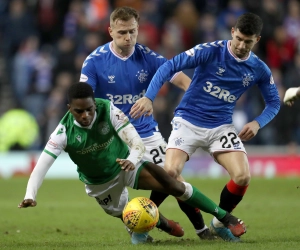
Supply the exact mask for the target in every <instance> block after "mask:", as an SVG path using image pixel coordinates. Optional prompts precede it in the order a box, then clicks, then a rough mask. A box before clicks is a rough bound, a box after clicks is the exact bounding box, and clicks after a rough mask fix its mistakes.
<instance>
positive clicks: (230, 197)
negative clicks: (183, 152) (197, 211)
mask: <svg viewBox="0 0 300 250" xmlns="http://www.w3.org/2000/svg"><path fill="white" fill-rule="evenodd" d="M209 133H212V134H216V135H218V137H216V138H213V140H212V141H211V143H210V146H209V149H208V150H209V152H210V153H211V154H212V155H213V156H214V159H215V160H216V161H217V162H218V163H219V164H220V165H221V166H223V167H224V168H225V169H226V170H227V171H228V173H229V175H230V177H231V179H230V181H229V182H228V183H227V184H226V185H225V186H224V188H223V190H222V192H221V195H220V204H219V206H220V207H221V208H223V209H224V210H226V211H227V212H229V213H231V212H232V210H233V209H234V208H235V207H236V206H237V205H238V203H239V202H240V201H241V200H242V199H243V196H244V194H245V192H246V190H247V188H248V185H249V182H250V171H249V164H248V159H247V156H246V151H245V148H244V146H243V143H242V142H241V141H240V139H239V138H238V136H237V134H236V132H235V128H234V127H233V125H223V126H220V127H218V128H215V129H213V130H211V131H210V132H209ZM211 227H212V228H214V231H219V233H218V234H219V235H220V234H221V235H220V236H221V237H222V238H223V239H224V240H229V241H239V239H238V238H235V237H233V236H232V235H230V233H229V231H228V230H227V233H226V232H225V230H223V229H222V224H221V223H220V222H219V221H218V220H217V219H216V218H214V219H213V221H212V223H211ZM223 228H224V227H223Z"/></svg>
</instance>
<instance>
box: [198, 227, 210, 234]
mask: <svg viewBox="0 0 300 250" xmlns="http://www.w3.org/2000/svg"><path fill="white" fill-rule="evenodd" d="M207 228H208V227H207V226H206V225H205V226H204V228H202V229H196V230H195V231H196V234H200V233H202V232H203V231H204V230H205V229H207Z"/></svg>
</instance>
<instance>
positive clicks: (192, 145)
mask: <svg viewBox="0 0 300 250" xmlns="http://www.w3.org/2000/svg"><path fill="white" fill-rule="evenodd" d="M172 124H173V130H172V133H171V136H170V138H169V144H168V147H167V148H168V149H167V151H166V161H165V166H164V169H165V170H166V172H168V174H169V175H170V176H173V177H174V178H177V179H178V180H181V181H183V178H182V177H181V175H180V174H181V172H182V170H183V168H184V165H185V163H186V161H187V160H188V158H189V156H190V155H192V154H193V153H194V152H195V150H196V149H197V147H199V146H200V145H201V144H199V142H200V141H201V140H202V138H201V137H200V138H199V136H198V135H197V134H195V132H194V128H189V127H188V126H187V124H184V123H182V121H181V120H177V119H176V118H174V119H173V121H172ZM178 204H179V206H180V208H181V210H183V211H184V212H185V213H186V214H187V216H188V218H189V220H190V221H191V223H192V224H193V226H194V228H195V231H196V234H197V235H198V236H199V238H200V239H208V240H213V239H215V237H214V236H213V235H212V234H211V233H210V231H209V229H208V227H207V226H206V225H205V222H204V219H203V216H202V215H201V213H200V210H199V209H197V208H196V209H195V208H193V207H191V206H189V205H188V204H187V203H185V202H180V200H179V199H178Z"/></svg>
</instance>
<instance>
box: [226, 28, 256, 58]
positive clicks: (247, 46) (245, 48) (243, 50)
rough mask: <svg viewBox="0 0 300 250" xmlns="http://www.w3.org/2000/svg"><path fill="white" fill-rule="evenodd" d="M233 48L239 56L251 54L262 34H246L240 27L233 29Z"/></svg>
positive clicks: (243, 56)
mask: <svg viewBox="0 0 300 250" xmlns="http://www.w3.org/2000/svg"><path fill="white" fill-rule="evenodd" d="M231 35H232V40H231V46H230V48H231V50H232V52H233V53H234V54H235V55H236V56H237V57H238V58H241V59H243V58H245V57H247V56H248V55H249V53H250V51H251V50H252V48H253V47H254V45H255V44H256V43H257V42H258V41H259V40H260V36H256V35H252V36H246V35H244V34H243V33H241V32H240V31H239V29H236V30H235V29H234V28H232V29H231Z"/></svg>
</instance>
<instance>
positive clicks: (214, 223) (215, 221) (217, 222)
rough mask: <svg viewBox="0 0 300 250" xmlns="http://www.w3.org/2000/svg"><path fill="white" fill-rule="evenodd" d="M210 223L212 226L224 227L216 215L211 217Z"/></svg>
mask: <svg viewBox="0 0 300 250" xmlns="http://www.w3.org/2000/svg"><path fill="white" fill-rule="evenodd" d="M212 223H213V225H214V227H224V224H223V223H222V222H221V221H219V220H218V219H217V218H216V217H214V218H213V220H212Z"/></svg>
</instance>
